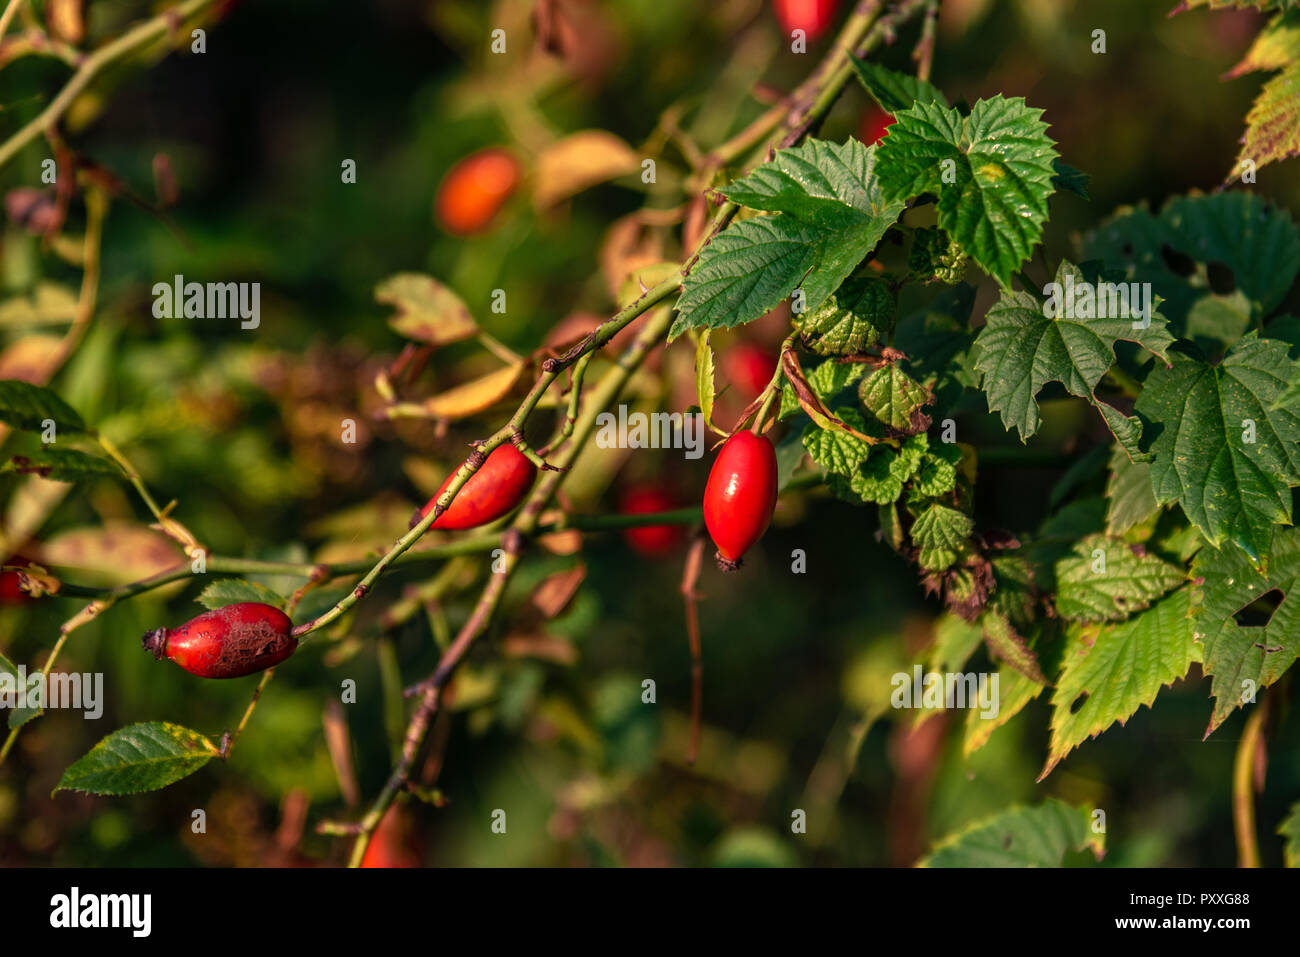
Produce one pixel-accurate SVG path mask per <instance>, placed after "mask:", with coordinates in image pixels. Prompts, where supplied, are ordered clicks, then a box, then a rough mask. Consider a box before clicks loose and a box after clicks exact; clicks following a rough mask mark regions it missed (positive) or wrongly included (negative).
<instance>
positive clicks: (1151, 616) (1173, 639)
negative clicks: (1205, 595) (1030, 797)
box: [1038, 588, 1201, 781]
mask: <svg viewBox="0 0 1300 957" xmlns="http://www.w3.org/2000/svg"><path fill="white" fill-rule="evenodd" d="M1190 594H1191V590H1190V589H1188V588H1180V589H1178V590H1177V591H1175V592H1173V593H1172V594H1170V595H1168V596H1166V597H1164V598H1162V599H1161V600H1160V601H1158V602H1156V603H1155V604H1154V605H1152V606H1151V607H1150V608H1148V609H1147V610H1146V611H1144V612H1142V613H1141V614H1140V615H1137V616H1135V617H1133V618H1131V619H1130V620H1128V621H1125V622H1120V623H1119V624H1113V625H1100V626H1096V625H1094V626H1076V627H1074V628H1071V629H1070V638H1069V648H1068V649H1067V651H1066V654H1065V658H1064V663H1063V666H1062V668H1061V674H1060V677H1058V678H1057V681H1056V688H1055V689H1054V690H1053V692H1052V722H1051V725H1052V743H1051V748H1050V750H1049V753H1048V757H1047V763H1046V764H1045V765H1044V767H1043V770H1042V773H1040V774H1039V776H1038V780H1040V781H1041V780H1043V778H1045V777H1047V775H1048V774H1050V773H1051V771H1052V769H1053V768H1054V767H1056V765H1057V764H1058V763H1059V762H1060V760H1061V759H1062V758H1064V757H1065V756H1066V755H1067V754H1069V753H1070V752H1071V751H1072V750H1074V749H1075V748H1076V747H1078V746H1079V745H1080V744H1082V743H1083V742H1084V741H1085V740H1087V739H1088V738H1095V737H1097V735H1099V734H1101V733H1102V732H1103V731H1105V730H1106V729H1107V728H1109V727H1110V726H1111V725H1112V724H1114V723H1115V722H1116V721H1118V722H1119V723H1120V724H1125V723H1127V722H1128V719H1129V718H1130V717H1131V716H1132V715H1133V714H1135V713H1136V712H1137V710H1138V708H1139V707H1141V706H1142V705H1146V706H1147V707H1151V706H1152V704H1153V703H1154V702H1155V700H1156V695H1157V694H1158V693H1159V691H1160V689H1161V688H1163V687H1164V686H1165V685H1168V684H1172V683H1173V682H1175V681H1178V680H1179V679H1180V678H1183V677H1186V675H1187V672H1188V670H1189V669H1190V668H1191V666H1192V662H1194V661H1200V660H1201V654H1200V652H1201V647H1200V645H1198V644H1196V643H1195V642H1194V641H1193V627H1192V618H1191V601H1190ZM1080 698H1082V699H1083V700H1082V702H1080V701H1079V699H1080Z"/></svg>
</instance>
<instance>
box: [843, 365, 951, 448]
mask: <svg viewBox="0 0 1300 957" xmlns="http://www.w3.org/2000/svg"><path fill="white" fill-rule="evenodd" d="M858 395H860V396H861V397H862V404H863V405H865V406H866V407H867V409H868V410H869V411H870V412H871V414H872V415H874V416H875V417H876V418H877V419H879V420H880V421H881V422H883V423H884V424H885V425H887V426H889V427H890V428H891V429H894V430H895V431H897V432H902V433H904V434H907V435H915V434H916V433H917V432H924V431H925V430H926V429H928V428H929V427H930V417H929V416H927V415H925V414H924V413H923V412H922V411H921V410H922V409H923V408H925V406H926V405H928V404H929V403H930V402H932V401H933V400H934V396H932V395H931V394H930V390H929V389H927V388H925V387H924V386H922V385H921V384H920V383H919V382H917V381H916V380H915V379H913V378H912V377H911V376H910V375H908V374H907V373H906V372H904V371H903V370H902V369H901V368H899V364H898V363H897V362H886V363H885V364H884V365H882V366H881V367H880V368H879V369H877V370H875V371H874V372H872V373H871V375H869V376H867V377H866V378H865V379H863V380H862V382H861V384H860V385H859V386H858Z"/></svg>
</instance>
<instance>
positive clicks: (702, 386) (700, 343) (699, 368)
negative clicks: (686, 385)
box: [695, 329, 716, 423]
mask: <svg viewBox="0 0 1300 957" xmlns="http://www.w3.org/2000/svg"><path fill="white" fill-rule="evenodd" d="M695 394H696V395H697V396H699V399H700V411H701V412H703V413H704V421H705V422H708V423H712V422H713V399H714V397H715V395H716V391H715V386H714V379H713V347H712V346H710V345H709V332H708V330H707V329H706V330H705V331H704V332H702V333H700V337H699V339H698V340H697V341H696V343H695Z"/></svg>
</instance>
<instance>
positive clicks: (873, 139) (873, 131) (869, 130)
mask: <svg viewBox="0 0 1300 957" xmlns="http://www.w3.org/2000/svg"><path fill="white" fill-rule="evenodd" d="M893 124H894V114H892V113H886V112H885V111H884V110H882V109H881V108H880V107H878V106H873V107H871V108H870V109H869V110H867V112H865V113H863V114H862V119H861V120H860V121H858V139H860V140H861V141H862V142H864V143H866V144H867V145H868V146H874V145H875V144H877V143H879V142H880V141H881V140H883V139H884V138H885V134H886V133H887V132H888V131H889V128H890V127H891V126H893Z"/></svg>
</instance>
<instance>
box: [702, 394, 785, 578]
mask: <svg viewBox="0 0 1300 957" xmlns="http://www.w3.org/2000/svg"><path fill="white" fill-rule="evenodd" d="M760 416H761V413H760ZM775 510H776V450H775V449H773V448H772V443H771V441H770V440H768V439H767V438H766V437H765V436H761V435H755V434H754V433H753V432H748V431H746V432H737V433H736V434H735V435H733V436H732V437H731V438H729V439H727V441H726V443H725V444H724V445H723V446H722V451H720V452H719V453H718V458H717V459H716V460H715V461H714V463H713V469H712V471H710V472H709V481H708V484H707V485H706V486H705V487H704V524H705V526H706V527H707V528H708V530H709V535H710V537H712V539H713V542H714V544H715V545H717V546H718V554H717V559H718V566H719V567H720V568H722V569H723V570H724V571H735V570H736V569H737V568H739V567H740V563H741V556H742V555H744V554H745V552H747V551H748V550H749V548H750V546H751V545H753V544H754V543H755V542H756V541H758V540H759V539H760V538H762V537H763V532H765V531H767V525H768V522H770V521H771V520H772V512H773V511H775Z"/></svg>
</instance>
